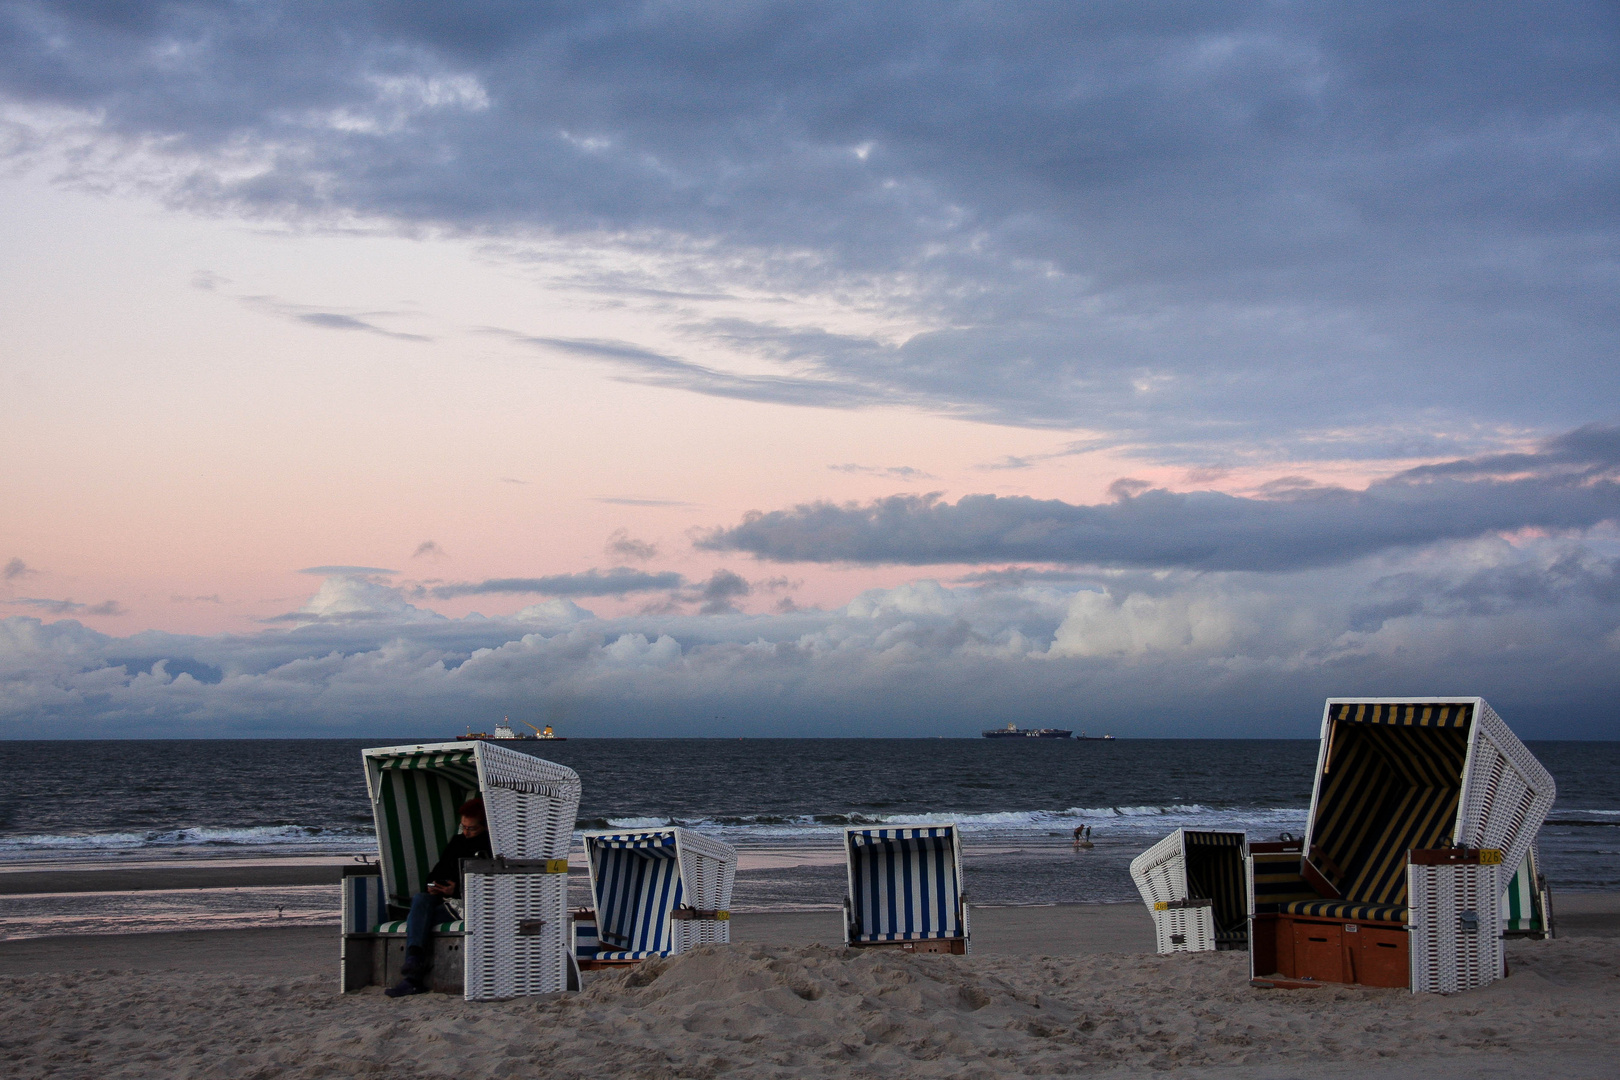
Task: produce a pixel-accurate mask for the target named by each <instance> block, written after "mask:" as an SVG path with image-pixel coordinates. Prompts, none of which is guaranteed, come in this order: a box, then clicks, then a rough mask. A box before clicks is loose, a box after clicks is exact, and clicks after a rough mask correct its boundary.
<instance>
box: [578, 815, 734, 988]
mask: <svg viewBox="0 0 1620 1080" xmlns="http://www.w3.org/2000/svg"><path fill="white" fill-rule="evenodd" d="M585 859H586V863H587V865H588V866H589V868H590V874H591V902H592V903H593V904H595V905H596V906H595V907H594V908H593V909H592V910H589V911H576V912H575V913H574V940H573V947H574V956H575V959H576V960H577V962H578V964H579V966H580V967H581V968H584V969H585V970H592V969H595V968H604V967H613V966H618V965H624V964H639V963H640V962H641V961H643V960H646V959H649V958H650V957H654V956H674V955H676V954H678V953H683V952H686V951H688V950H689V949H693V948H696V947H697V946H699V945H709V944H717V945H724V944H726V943H728V942H730V941H731V910H730V909H731V890H732V886H733V884H734V883H735V882H736V880H737V849H736V848H734V847H732V846H731V845H730V844H727V843H723V842H722V841H719V840H715V839H713V838H711V837H707V836H704V835H702V834H700V833H695V832H693V831H691V830H690V829H682V828H677V827H675V826H669V827H665V828H657V829H637V830H634V831H630V832H591V833H586V834H585Z"/></svg>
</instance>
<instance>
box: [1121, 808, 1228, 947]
mask: <svg viewBox="0 0 1620 1080" xmlns="http://www.w3.org/2000/svg"><path fill="white" fill-rule="evenodd" d="M1248 839H1249V838H1248V837H1247V836H1246V835H1245V834H1243V833H1240V832H1204V831H1195V830H1191V829H1177V830H1176V831H1175V832H1173V833H1171V834H1170V835H1169V836H1167V837H1165V838H1164V839H1163V840H1160V841H1159V842H1158V843H1157V844H1154V845H1153V846H1152V847H1150V848H1148V849H1147V850H1146V851H1144V852H1142V854H1140V855H1138V856H1137V857H1136V858H1134V859H1132V860H1131V879H1132V880H1133V881H1135V882H1136V888H1137V891H1138V892H1140V893H1141V894H1142V902H1143V903H1145V904H1147V906H1148V911H1150V912H1152V914H1153V932H1154V939H1155V941H1156V943H1157V945H1158V950H1159V952H1161V953H1177V952H1210V951H1213V950H1215V949H1242V948H1247V947H1248V941H1249V901H1248V896H1247V893H1246V878H1245V870H1244V861H1245V858H1246V857H1247V854H1248Z"/></svg>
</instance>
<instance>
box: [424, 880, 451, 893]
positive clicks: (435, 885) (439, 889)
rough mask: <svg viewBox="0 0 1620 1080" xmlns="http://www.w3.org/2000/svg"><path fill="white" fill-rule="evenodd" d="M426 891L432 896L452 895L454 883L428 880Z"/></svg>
mask: <svg viewBox="0 0 1620 1080" xmlns="http://www.w3.org/2000/svg"><path fill="white" fill-rule="evenodd" d="M427 891H428V892H430V893H432V894H433V895H434V896H454V895H456V883H455V882H453V881H430V882H428V887H427Z"/></svg>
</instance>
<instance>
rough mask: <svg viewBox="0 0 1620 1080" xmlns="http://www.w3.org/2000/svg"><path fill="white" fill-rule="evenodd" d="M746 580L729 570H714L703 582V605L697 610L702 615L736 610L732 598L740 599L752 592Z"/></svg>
mask: <svg viewBox="0 0 1620 1080" xmlns="http://www.w3.org/2000/svg"><path fill="white" fill-rule="evenodd" d="M753 591H754V590H753V587H752V586H751V585H749V584H748V582H747V580H746V579H745V578H743V577H741V576H740V575H738V574H734V573H732V572H731V571H730V570H716V571H715V572H714V573H713V574H711V575H709V580H708V581H705V582H704V583H703V590H702V593H701V596H702V599H703V605H702V607H700V608H699V609H698V610H699V611H700V612H701V613H702V614H704V615H727V614H730V613H732V612H734V611H736V610H737V609H736V607H735V606H733V604H732V601H733V600H741V599H742V598H743V597H745V596H747V595H749V594H750V593H752V592H753Z"/></svg>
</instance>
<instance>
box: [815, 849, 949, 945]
mask: <svg viewBox="0 0 1620 1080" xmlns="http://www.w3.org/2000/svg"><path fill="white" fill-rule="evenodd" d="M844 854H845V859H846V862H847V865H848V870H849V894H848V895H847V896H845V897H844V942H845V944H848V945H851V946H853V947H856V948H893V949H903V950H905V951H907V952H923V953H954V954H957V955H965V954H966V953H968V952H969V951H971V942H972V935H971V933H970V930H969V925H968V909H967V902H966V893H965V892H964V891H963V889H962V838H961V834H960V832H959V831H958V830H957V827H956V826H955V825H891V826H885V827H882V828H863V827H855V828H848V829H845V830H844Z"/></svg>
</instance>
